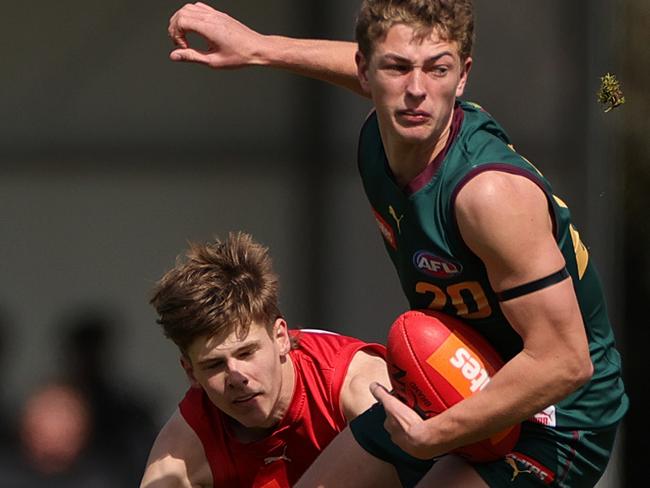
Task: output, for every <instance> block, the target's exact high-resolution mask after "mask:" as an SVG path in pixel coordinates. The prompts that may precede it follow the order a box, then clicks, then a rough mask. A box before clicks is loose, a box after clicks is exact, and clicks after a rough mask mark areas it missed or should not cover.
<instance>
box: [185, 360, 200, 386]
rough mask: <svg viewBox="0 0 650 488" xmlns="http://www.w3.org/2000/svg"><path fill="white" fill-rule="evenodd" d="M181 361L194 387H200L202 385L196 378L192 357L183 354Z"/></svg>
mask: <svg viewBox="0 0 650 488" xmlns="http://www.w3.org/2000/svg"><path fill="white" fill-rule="evenodd" d="M180 362H181V367H182V368H183V371H185V376H187V379H188V380H190V384H191V385H192V388H200V387H201V385H199V382H198V381H196V378H195V377H194V368H193V367H192V362H191V361H190V359H189V358H188V357H187V356H185V355H184V354H183V355H181V360H180Z"/></svg>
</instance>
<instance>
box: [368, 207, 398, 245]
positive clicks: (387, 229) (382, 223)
mask: <svg viewBox="0 0 650 488" xmlns="http://www.w3.org/2000/svg"><path fill="white" fill-rule="evenodd" d="M372 213H373V214H374V216H375V221H376V222H377V226H378V227H379V232H381V235H382V236H384V240H385V241H386V242H387V243H388V245H389V246H390V247H391V248H392V249H393V250H394V251H397V238H396V237H395V231H394V230H393V228H392V227H391V226H390V224H389V223H388V222H386V220H385V219H384V218H383V217H382V216H381V214H380V213H379V212H377V211H376V210H375V209H374V208H373V209H372Z"/></svg>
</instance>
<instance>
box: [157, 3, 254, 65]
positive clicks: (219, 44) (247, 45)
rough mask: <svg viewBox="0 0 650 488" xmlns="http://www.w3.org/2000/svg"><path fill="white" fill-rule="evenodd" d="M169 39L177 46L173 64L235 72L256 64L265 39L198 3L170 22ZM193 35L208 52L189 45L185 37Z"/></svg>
mask: <svg viewBox="0 0 650 488" xmlns="http://www.w3.org/2000/svg"><path fill="white" fill-rule="evenodd" d="M168 32H169V36H170V37H171V39H172V41H173V42H174V44H175V45H176V46H177V48H176V49H174V50H173V51H172V52H171V53H170V55H169V58H170V59H171V60H172V61H184V62H192V63H200V64H205V65H207V66H210V67H211V68H215V69H234V68H241V67H243V66H249V65H253V64H259V63H260V62H261V61H260V59H259V56H258V54H259V50H260V48H261V47H262V46H263V44H264V40H265V36H263V35H262V34H260V33H258V32H255V31H254V30H252V29H250V28H249V27H247V26H245V25H244V24H242V23H241V22H239V21H237V20H235V19H233V18H232V17H230V16H229V15H227V14H225V13H223V12H220V11H218V10H215V9H213V8H212V7H210V6H209V5H206V4H204V3H201V2H197V3H188V4H186V5H185V6H183V7H182V8H180V9H179V10H178V11H176V12H175V13H174V15H172V17H171V19H170V20H169V28H168ZM190 32H193V33H195V34H197V35H199V36H200V37H202V38H203V39H204V40H205V42H206V43H207V49H205V50H198V49H195V48H194V47H192V46H190V44H189V42H188V39H187V34H188V33H190Z"/></svg>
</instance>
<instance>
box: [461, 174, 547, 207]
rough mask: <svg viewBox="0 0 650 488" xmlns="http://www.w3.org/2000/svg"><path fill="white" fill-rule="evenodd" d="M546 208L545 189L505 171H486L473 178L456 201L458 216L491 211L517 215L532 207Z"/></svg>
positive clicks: (525, 178) (523, 177) (528, 179)
mask: <svg viewBox="0 0 650 488" xmlns="http://www.w3.org/2000/svg"><path fill="white" fill-rule="evenodd" d="M540 203H541V204H542V205H544V208H546V207H545V205H546V196H545V194H544V192H543V191H542V189H541V188H540V187H539V186H538V185H537V184H536V183H535V182H533V181H532V180H531V179H530V178H527V177H525V176H522V175H517V174H512V173H506V172H504V171H484V172H482V173H479V174H478V175H476V176H474V177H473V178H471V179H470V180H469V181H468V182H467V183H466V184H465V185H464V186H463V188H462V189H461V190H460V191H459V193H458V197H457V198H456V211H457V212H459V211H460V212H463V211H466V212H473V211H480V210H482V209H486V207H487V210H488V211H489V210H490V208H492V207H494V208H498V209H500V210H506V211H509V210H512V211H517V210H518V209H522V207H527V206H529V205H533V206H539V205H540Z"/></svg>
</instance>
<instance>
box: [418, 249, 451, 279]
mask: <svg viewBox="0 0 650 488" xmlns="http://www.w3.org/2000/svg"><path fill="white" fill-rule="evenodd" d="M413 265H414V266H415V267H416V268H417V269H418V271H420V272H421V273H424V274H427V275H429V276H435V277H436V278H451V277H452V276H455V275H457V274H459V273H460V272H461V271H462V270H463V267H462V266H461V265H460V264H459V263H454V262H452V261H449V260H448V259H443V258H441V257H440V256H436V255H435V254H432V253H430V252H429V251H418V252H416V253H415V254H414V255H413Z"/></svg>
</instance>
